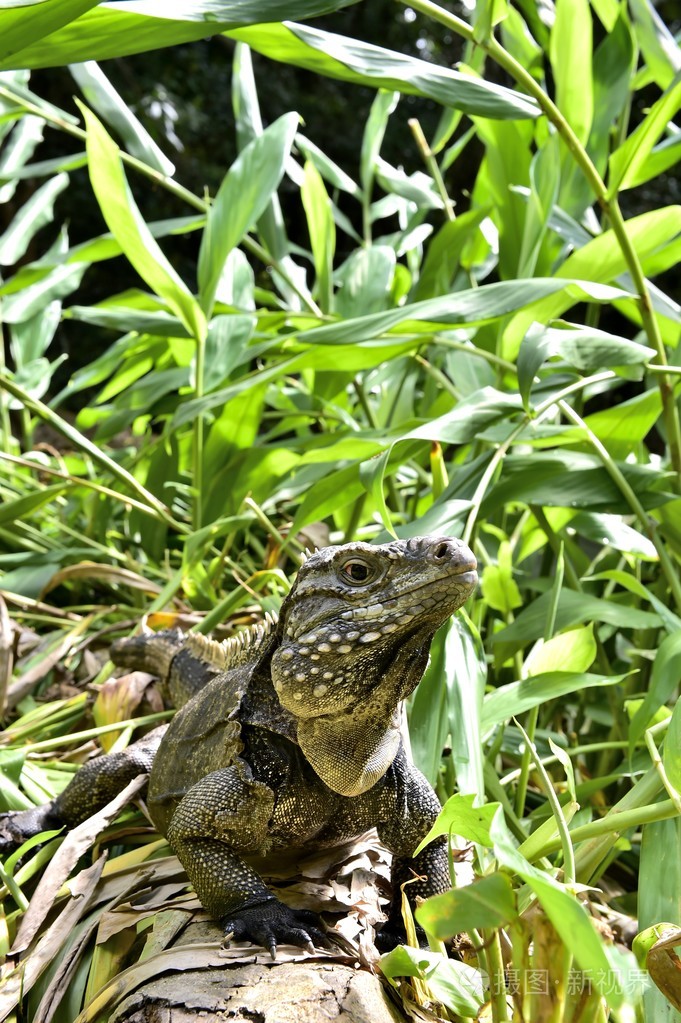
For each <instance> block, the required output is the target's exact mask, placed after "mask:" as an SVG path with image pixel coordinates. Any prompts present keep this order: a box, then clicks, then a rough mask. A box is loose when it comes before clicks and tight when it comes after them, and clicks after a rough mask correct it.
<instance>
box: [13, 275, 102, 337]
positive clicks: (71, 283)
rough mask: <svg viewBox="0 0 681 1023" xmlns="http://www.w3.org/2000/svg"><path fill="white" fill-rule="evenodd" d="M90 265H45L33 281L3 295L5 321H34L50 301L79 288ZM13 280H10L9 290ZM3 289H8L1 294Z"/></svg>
mask: <svg viewBox="0 0 681 1023" xmlns="http://www.w3.org/2000/svg"><path fill="white" fill-rule="evenodd" d="M87 268H88V264H87V263H73V264H71V265H70V266H68V265H63V266H56V267H54V268H50V267H45V268H41V269H40V271H39V273H38V274H37V279H36V280H35V281H34V282H33V283H31V284H27V285H26V286H25V287H22V288H21V289H20V290H17V291H15V292H14V293H13V294H8V295H5V296H4V297H3V299H2V318H3V320H4V321H5V323H21V322H22V321H23V320H30V319H31V318H32V317H33V316H38V315H40V313H41V312H42V311H43V310H44V309H45V308H46V306H48V305H49V304H50V302H54V301H56V300H57V299H60V298H64V297H65V296H66V295H70V294H71V292H72V291H75V289H76V288H77V287H78V285H79V284H80V282H81V280H82V278H83V274H84V273H85V271H86V270H87ZM24 269H27V268H24ZM21 274H22V271H19V274H16V275H15V276H16V277H19V276H20V275H21ZM13 280H14V279H11V280H10V281H9V282H8V285H7V286H6V287H7V289H9V287H10V286H11V284H12V283H13ZM3 290H5V289H4V288H0V294H2V291H3Z"/></svg>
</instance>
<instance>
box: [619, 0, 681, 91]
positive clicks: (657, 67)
mask: <svg viewBox="0 0 681 1023" xmlns="http://www.w3.org/2000/svg"><path fill="white" fill-rule="evenodd" d="M629 10H630V11H631V14H632V17H633V20H634V26H635V28H636V37H637V39H638V41H639V44H640V47H641V51H642V53H643V57H644V59H645V62H646V64H647V65H648V68H649V70H650V72H651V73H652V75H653V77H654V79H655V81H656V82H657V84H658V85H659V86H660V88H661V89H666V88H667V87H668V86H669V85H670V84H671V82H672V80H673V78H674V75H675V74H677V73H678V72H679V71H681V50H680V49H679V45H678V43H677V41H676V39H674V36H673V35H672V33H671V32H670V31H669V29H668V28H667V26H666V25H665V24H664V22H663V21H662V18H661V17H660V15H659V14H658V13H657V11H656V10H655V8H654V6H653V4H652V3H651V0H629Z"/></svg>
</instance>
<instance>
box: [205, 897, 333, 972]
mask: <svg viewBox="0 0 681 1023" xmlns="http://www.w3.org/2000/svg"><path fill="white" fill-rule="evenodd" d="M319 922H320V921H319V917H318V916H317V915H316V913H311V912H309V911H308V910H294V909H289V907H288V906H285V905H284V903H283V902H279V900H278V899H274V898H273V899H269V900H268V901H267V902H261V903H260V904H259V905H257V906H246V907H245V908H244V909H238V910H235V912H234V913H231V914H230V915H229V916H227V917H225V918H224V919H223V920H222V926H223V927H224V930H225V936H226V939H227V941H229V940H231V939H234V940H235V941H244V940H245V941H252V942H253V943H254V944H255V945H262V947H263V948H266V949H267V950H268V951H269V953H270V955H271V956H272V958H273V959H276V957H277V944H288V945H298V946H299V947H300V948H304V949H306V950H307V951H308V952H314V946H315V945H321V946H322V947H326V946H328V944H329V941H328V938H327V937H326V935H325V934H324V932H323V931H322V930H321V929H320V927H319Z"/></svg>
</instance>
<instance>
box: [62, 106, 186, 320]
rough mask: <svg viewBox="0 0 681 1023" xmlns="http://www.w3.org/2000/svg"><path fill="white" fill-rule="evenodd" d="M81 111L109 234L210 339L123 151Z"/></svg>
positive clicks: (163, 295) (177, 311) (94, 182)
mask: <svg viewBox="0 0 681 1023" xmlns="http://www.w3.org/2000/svg"><path fill="white" fill-rule="evenodd" d="M79 106H80V107H81V110H82V112H83V116H84V118H85V124H86V127H87V153H88V165H89V171H90V181H91V182H92V188H93V190H94V193H95V195H96V197H97V201H98V203H99V205H100V208H101V210H102V214H103V215H104V219H105V220H106V222H107V225H108V227H109V229H110V230H111V232H112V233H113V235H114V237H115V238H116V240H117V241H118V243H119V245H120V246H121V249H122V250H123V252H124V253H125V255H126V257H127V258H128V259H129V260H130V262H131V264H132V265H133V267H134V268H135V270H137V272H138V274H139V275H140V277H141V278H142V279H143V280H144V281H146V283H147V284H148V285H149V286H150V287H151V288H152V289H153V290H154V291H155V292H156V294H157V295H160V296H161V298H164V299H165V301H166V302H167V303H168V305H169V306H170V308H171V309H172V310H173V312H174V313H175V314H176V315H177V316H178V317H179V319H180V320H181V321H182V323H184V325H185V326H186V328H187V330H188V332H189V333H190V334H191V335H192V336H193V337H195V338H205V335H206V320H205V317H204V315H203V312H202V311H201V309H200V307H199V305H198V303H197V301H196V299H195V298H194V296H193V295H192V294H191V292H190V291H189V289H188V288H187V285H186V284H185V283H184V281H183V280H182V279H181V277H180V276H179V275H178V274H177V273H176V272H175V270H174V269H173V267H172V266H171V265H170V263H169V262H168V260H167V259H166V257H165V256H164V254H163V252H162V251H161V249H160V247H159V246H158V244H157V242H156V240H155V239H154V237H153V235H152V234H151V231H150V230H149V228H148V227H147V225H146V223H145V222H144V220H143V218H142V216H141V214H140V212H139V210H138V208H137V205H136V203H135V200H134V199H133V197H132V193H131V192H130V189H129V187H128V182H127V180H126V177H125V172H124V170H123V164H122V162H121V157H120V151H119V149H118V146H117V145H116V144H115V143H114V142H113V141H112V140H111V138H110V137H109V135H108V134H107V133H106V131H105V129H104V127H103V125H102V123H101V122H100V121H99V120H98V119H97V118H96V117H95V115H94V114H93V113H91V111H89V110H88V109H87V108H86V107H84V106H83V105H82V104H79Z"/></svg>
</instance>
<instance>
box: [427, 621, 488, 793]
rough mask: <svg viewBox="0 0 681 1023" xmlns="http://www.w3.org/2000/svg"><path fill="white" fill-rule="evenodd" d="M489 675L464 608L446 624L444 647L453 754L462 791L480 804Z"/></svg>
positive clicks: (479, 644)
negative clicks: (484, 707)
mask: <svg viewBox="0 0 681 1023" xmlns="http://www.w3.org/2000/svg"><path fill="white" fill-rule="evenodd" d="M486 678H487V664H486V660H485V651H484V648H483V645H482V639H481V638H480V636H479V635H478V632H477V629H476V628H475V626H474V625H473V623H472V622H471V621H469V620H468V617H467V615H466V612H465V611H464V610H461V611H459V613H458V614H457V615H455V616H454V617H453V618H452V619H451V620H450V622H449V624H448V626H447V627H446V638H445V646H444V680H445V683H446V686H447V709H448V712H449V735H450V741H451V745H452V753H451V757H452V765H453V767H454V775H455V777H456V785H457V788H458V790H459V792H461V793H473V795H474V796H475V797H476V799H477V800H478V801H479V802H480V803H482V802H483V801H484V798H485V782H484V754H483V743H482V736H481V731H480V717H481V713H482V700H483V694H484V692H485V681H486ZM417 692H418V690H417Z"/></svg>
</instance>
